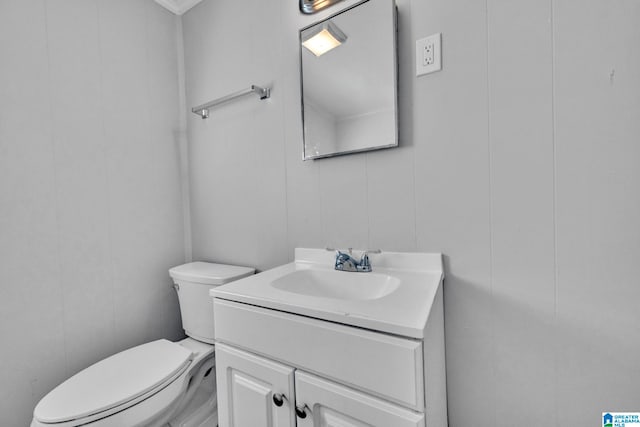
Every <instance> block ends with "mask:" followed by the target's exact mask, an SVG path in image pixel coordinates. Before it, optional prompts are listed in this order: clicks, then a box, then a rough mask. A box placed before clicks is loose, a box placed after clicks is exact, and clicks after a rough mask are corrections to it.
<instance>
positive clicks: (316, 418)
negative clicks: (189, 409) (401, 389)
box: [216, 344, 425, 427]
mask: <svg viewBox="0 0 640 427" xmlns="http://www.w3.org/2000/svg"><path fill="white" fill-rule="evenodd" d="M216 359H217V360H216V374H217V375H218V377H217V378H218V423H219V426H220V427H294V426H296V425H297V426H299V427H332V426H334V427H364V426H389V427H421V426H422V427H424V425H425V424H424V415H423V414H421V413H416V412H414V411H410V410H407V409H405V408H402V407H399V406H397V405H394V404H391V403H389V402H385V401H384V400H381V399H378V398H375V397H373V396H370V395H367V394H365V393H361V392H358V391H356V390H353V389H350V388H348V387H344V386H342V385H340V384H337V383H335V382H333V381H328V380H326V379H323V378H320V377H318V376H315V375H312V374H309V373H306V372H304V371H300V370H296V369H294V368H292V367H289V366H286V365H282V364H280V363H277V362H274V361H272V360H268V359H266V358H263V357H260V356H256V355H254V354H251V353H248V352H245V351H242V350H238V349H236V348H233V347H230V346H227V345H224V344H218V345H217V347H216ZM294 377H295V386H294ZM296 408H297V424H296Z"/></svg>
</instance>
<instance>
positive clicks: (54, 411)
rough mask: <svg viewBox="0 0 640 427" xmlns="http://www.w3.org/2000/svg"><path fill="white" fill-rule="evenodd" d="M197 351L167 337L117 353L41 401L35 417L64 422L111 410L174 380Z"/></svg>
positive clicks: (52, 421) (62, 385) (43, 420)
mask: <svg viewBox="0 0 640 427" xmlns="http://www.w3.org/2000/svg"><path fill="white" fill-rule="evenodd" d="M192 357H193V354H192V352H191V351H190V350H188V349H186V348H185V347H183V346H181V345H179V344H176V343H174V342H171V341H167V340H164V339H161V340H158V341H152V342H149V343H146V344H143V345H139V346H137V347H133V348H130V349H128V350H125V351H122V352H120V353H117V354H114V355H113V356H111V357H108V358H106V359H104V360H102V361H100V362H98V363H96V364H94V365H92V366H90V367H88V368H86V369H85V370H83V371H80V372H79V373H77V374H76V375H74V376H73V377H71V378H69V379H68V380H66V381H65V382H63V383H62V384H60V385H59V386H58V387H56V388H55V389H53V390H52V391H51V392H50V393H49V394H47V395H46V396H45V397H44V398H43V399H42V400H41V401H40V403H38V405H37V406H36V408H35V410H34V413H33V415H34V417H35V418H36V419H37V420H38V421H40V422H42V423H61V422H66V421H70V420H77V419H82V418H85V417H89V416H91V415H93V414H97V413H99V412H103V411H107V410H110V409H112V408H116V407H119V406H122V405H124V404H126V403H127V402H130V401H132V400H134V399H136V398H138V397H141V396H143V395H147V394H149V393H152V392H154V391H155V390H156V389H158V388H159V387H161V386H164V385H165V384H166V383H167V382H169V383H170V382H172V381H173V380H175V378H177V376H178V375H180V374H181V373H182V372H184V370H185V369H186V368H187V367H188V366H189V365H190V364H191V359H192Z"/></svg>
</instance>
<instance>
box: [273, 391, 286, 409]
mask: <svg viewBox="0 0 640 427" xmlns="http://www.w3.org/2000/svg"><path fill="white" fill-rule="evenodd" d="M285 400H287V398H286V397H285V395H284V394H281V393H274V394H273V404H274V405H276V406H277V407H280V406H282V404H283V403H284V401H285Z"/></svg>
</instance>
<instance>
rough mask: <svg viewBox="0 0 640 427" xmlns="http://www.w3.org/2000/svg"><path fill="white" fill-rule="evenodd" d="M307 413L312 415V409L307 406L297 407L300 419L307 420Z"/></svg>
mask: <svg viewBox="0 0 640 427" xmlns="http://www.w3.org/2000/svg"><path fill="white" fill-rule="evenodd" d="M307 412H309V413H311V409H309V407H308V406H307V405H296V415H297V416H298V417H300V418H302V419H305V418H307Z"/></svg>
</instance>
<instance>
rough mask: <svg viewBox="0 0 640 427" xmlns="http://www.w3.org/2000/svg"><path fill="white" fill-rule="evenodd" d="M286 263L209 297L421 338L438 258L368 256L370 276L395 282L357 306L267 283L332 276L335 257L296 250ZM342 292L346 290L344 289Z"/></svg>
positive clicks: (438, 281)
mask: <svg viewBox="0 0 640 427" xmlns="http://www.w3.org/2000/svg"><path fill="white" fill-rule="evenodd" d="M295 258H296V260H295V261H294V262H292V263H289V264H285V265H282V266H280V267H276V268H273V269H271V270H267V271H264V272H262V273H259V274H256V275H254V276H249V277H246V278H244V279H240V280H238V281H235V282H232V283H228V284H226V285H222V286H219V287H216V288H213V289H212V290H211V291H210V294H211V296H212V297H215V298H221V299H225V300H229V301H236V302H241V303H246V304H252V305H256V306H260V307H265V308H270V309H274V310H280V311H285V312H289V313H295V314H300V315H303V316H308V317H313V318H317V319H323V320H329V321H333V322H338V323H343V324H346V325H351V326H357V327H362V328H366V329H371V330H375V331H381V332H386V333H390V334H395V335H401V336H406V337H410V338H416V339H422V338H424V329H425V326H426V323H427V320H428V318H429V314H430V312H431V308H432V306H433V303H434V300H435V297H436V294H437V291H438V290H439V288H440V287H441V286H442V279H443V276H444V274H443V268H442V255H441V254H423V253H401V252H383V253H382V254H371V255H369V258H370V260H371V265H372V266H373V272H372V273H357V272H336V274H341V275H342V274H343V275H345V283H348V280H349V277H350V275H367V274H385V275H389V276H392V277H395V278H397V279H399V280H400V284H399V286H398V287H397V289H395V290H394V291H393V292H391V293H389V294H387V295H385V296H382V297H380V298H377V299H369V300H357V299H338V298H328V297H320V296H310V295H304V294H298V293H293V292H290V291H286V290H281V289H279V288H277V287H274V286H271V283H272V282H273V281H275V280H276V279H279V278H281V277H283V276H285V275H287V274H290V273H292V272H294V271H296V270H304V269H315V270H327V271H332V270H333V263H334V259H335V254H334V253H333V252H330V251H326V250H324V249H302V248H298V249H296V257H295ZM345 286H348V285H347V284H345Z"/></svg>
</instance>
